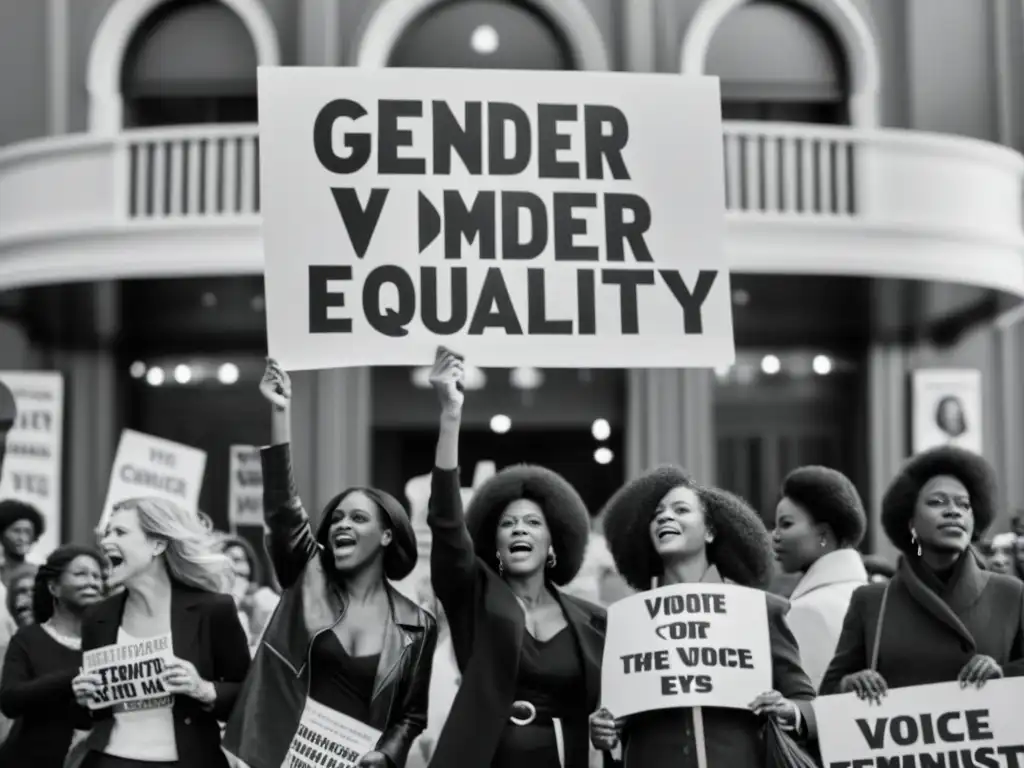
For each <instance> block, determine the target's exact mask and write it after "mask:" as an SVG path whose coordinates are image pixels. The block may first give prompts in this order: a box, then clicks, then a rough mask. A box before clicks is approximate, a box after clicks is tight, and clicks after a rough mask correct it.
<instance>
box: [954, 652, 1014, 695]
mask: <svg viewBox="0 0 1024 768" xmlns="http://www.w3.org/2000/svg"><path fill="white" fill-rule="evenodd" d="M1002 676H1003V668H1002V667H1000V666H999V664H998V663H997V662H996V660H995V659H993V658H992V657H991V656H982V655H981V654H980V653H979V654H978V655H977V656H975V657H974V658H973V659H971V660H970V661H968V662H967V663H966V664H964V668H963V669H961V670H960V674H959V675H957V680H958V681H959V682H960V687H961V688H966V687H967V686H969V685H976V686H977V687H978V688H981V687H982V686H983V685H985V683H987V682H988V681H989V680H995V679H997V678H1000V677H1002Z"/></svg>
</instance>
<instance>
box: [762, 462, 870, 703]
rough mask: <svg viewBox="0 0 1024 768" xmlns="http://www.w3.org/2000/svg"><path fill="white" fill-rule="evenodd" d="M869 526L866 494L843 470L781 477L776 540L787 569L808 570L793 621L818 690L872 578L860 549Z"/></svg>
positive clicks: (796, 593)
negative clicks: (857, 594) (861, 590)
mask: <svg viewBox="0 0 1024 768" xmlns="http://www.w3.org/2000/svg"><path fill="white" fill-rule="evenodd" d="M866 527H867V516H866V515H865V514H864V504H863V503H862V502H861V500H860V494H859V493H857V489H856V488H855V487H854V485H853V483H851V482H850V480H849V478H847V477H846V475H844V474H843V473H842V472H837V471H836V470H834V469H829V468H827V467H816V466H808V467H800V468H798V469H795V470H793V471H792V472H790V473H789V474H788V475H787V476H786V479H785V480H783V481H782V498H781V499H780V500H779V503H778V506H777V507H776V508H775V530H774V531H773V532H772V544H773V545H774V547H775V559H776V561H778V563H779V565H780V566H781V567H782V570H783V571H785V572H786V573H803V577H802V578H801V579H800V581H799V582H798V583H797V585H796V587H795V588H794V589H793V591H792V592H791V593H790V595H789V600H790V608H789V613H788V614H787V615H786V621H787V623H788V624H789V628H790V629H792V630H793V635H794V636H795V637H796V640H797V643H798V644H799V646H800V661H801V664H802V666H803V668H804V671H805V672H806V673H807V676H808V677H809V678H811V684H812V685H813V686H814V687H815V689H817V687H818V685H819V684H820V683H821V678H822V677H824V675H825V670H826V669H828V664H829V662H830V661H832V656H833V654H835V651H836V643H837V642H838V641H839V632H840V631H841V630H842V628H843V618H844V617H845V616H846V609H847V608H849V607H850V598H851V597H853V592H854V590H855V589H857V588H858V587H862V586H864V585H865V584H867V583H868V574H867V570H865V568H864V561H863V560H861V557H860V553H859V552H858V551H857V545H858V544H860V542H861V539H863V538H864V530H865V528H866Z"/></svg>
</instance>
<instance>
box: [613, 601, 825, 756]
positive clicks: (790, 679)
mask: <svg viewBox="0 0 1024 768" xmlns="http://www.w3.org/2000/svg"><path fill="white" fill-rule="evenodd" d="M765 600H766V602H767V608H768V636H769V640H770V642H771V652H772V685H773V686H774V688H775V690H777V691H778V692H779V693H781V694H782V695H783V696H785V697H786V698H787V699H790V700H792V701H794V702H796V704H797V706H798V707H799V708H800V714H801V716H802V718H803V723H804V730H805V731H812V732H813V731H814V711H813V709H812V707H811V701H812V700H813V699H814V687H813V686H812V685H811V681H810V678H808V677H807V674H806V673H805V672H804V670H803V667H801V666H800V649H799V647H798V646H797V642H796V638H795V637H793V633H792V632H791V631H790V629H789V626H788V625H787V624H786V612H787V611H788V610H789V601H788V600H786V599H785V598H782V597H779V596H778V595H773V594H771V593H767V592H766V593H765ZM701 717H702V719H703V722H704V749H705V754H706V755H707V766H708V768H733V767H734V766H735V767H736V768H741V767H742V768H746V767H747V766H760V765H763V764H764V745H763V742H762V739H761V726H762V721H761V720H760V719H758V717H757V716H755V715H754V714H753V713H752V712H749V711H747V710H742V709H721V708H718V707H702V708H701ZM622 744H623V753H622V762H623V764H624V765H625V766H626V768H696V766H697V765H698V762H697V749H698V745H697V742H696V738H695V736H694V715H693V710H692V709H690V708H686V709H663V710H656V711H652V712H643V713H640V714H637V715H633V716H631V717H629V718H628V719H627V720H626V726H625V728H624V730H623V736H622Z"/></svg>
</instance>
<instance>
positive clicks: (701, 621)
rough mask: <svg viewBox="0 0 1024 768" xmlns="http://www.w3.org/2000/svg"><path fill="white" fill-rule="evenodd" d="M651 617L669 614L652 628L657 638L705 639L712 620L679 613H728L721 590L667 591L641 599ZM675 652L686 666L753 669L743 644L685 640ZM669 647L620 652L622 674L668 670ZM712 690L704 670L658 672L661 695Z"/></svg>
mask: <svg viewBox="0 0 1024 768" xmlns="http://www.w3.org/2000/svg"><path fill="white" fill-rule="evenodd" d="M644 604H645V605H646V606H647V612H648V613H649V614H650V617H651V619H657V618H659V617H666V618H672V619H673V620H672V621H670V622H668V623H663V624H659V625H657V626H656V627H655V629H654V632H655V634H656V635H657V636H658V638H660V639H661V640H698V641H699V640H708V630H709V629H710V628H711V625H712V622H711V621H710V620H709V619H707V618H694V619H679V618H677V617H679V616H682V615H684V614H685V615H688V616H714V615H716V614H718V615H724V614H726V613H728V608H727V606H726V596H725V595H723V594H697V593H691V594H686V595H669V596H667V597H649V598H647V599H646V600H644ZM672 650H674V651H675V656H676V657H677V658H678V659H679V661H680V662H681V663H682V664H683V666H684V667H685V668H687V669H695V668H699V669H708V668H716V667H717V668H732V669H753V668H754V658H753V653H752V652H751V651H750V649H747V648H727V647H718V646H711V645H700V644H696V645H693V644H687V645H679V646H676V647H675V648H674V649H672ZM672 650H668V649H659V650H654V651H642V652H640V653H629V654H625V655H624V656H621V657H620V659H621V661H622V671H623V674H627V675H631V674H637V673H642V672H668V671H671V670H672V668H673V666H674V664H673V662H672ZM712 690H714V682H713V679H712V676H711V675H710V674H708V673H706V672H704V673H699V674H698V673H694V674H684V675H661V692H662V695H664V696H673V695H676V694H680V693H711V691H712Z"/></svg>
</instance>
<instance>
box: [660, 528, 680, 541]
mask: <svg viewBox="0 0 1024 768" xmlns="http://www.w3.org/2000/svg"><path fill="white" fill-rule="evenodd" d="M657 534H658V541H663V540H664V539H667V538H669V537H671V536H678V535H679V529H678V528H659V529H658V531H657Z"/></svg>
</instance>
